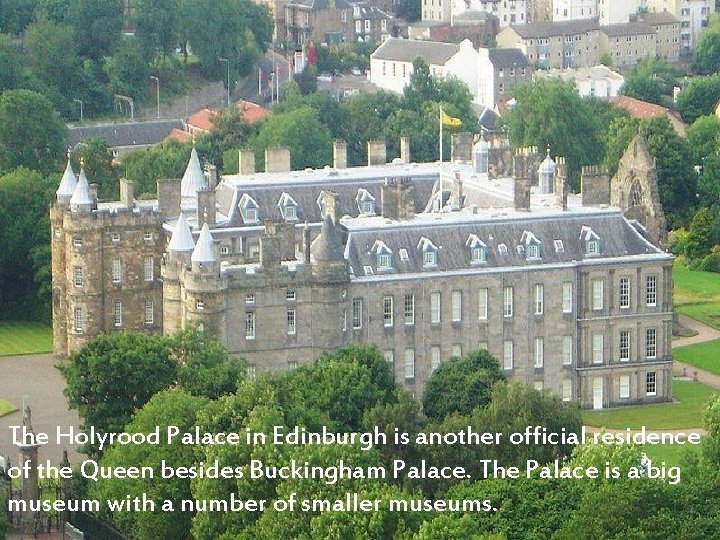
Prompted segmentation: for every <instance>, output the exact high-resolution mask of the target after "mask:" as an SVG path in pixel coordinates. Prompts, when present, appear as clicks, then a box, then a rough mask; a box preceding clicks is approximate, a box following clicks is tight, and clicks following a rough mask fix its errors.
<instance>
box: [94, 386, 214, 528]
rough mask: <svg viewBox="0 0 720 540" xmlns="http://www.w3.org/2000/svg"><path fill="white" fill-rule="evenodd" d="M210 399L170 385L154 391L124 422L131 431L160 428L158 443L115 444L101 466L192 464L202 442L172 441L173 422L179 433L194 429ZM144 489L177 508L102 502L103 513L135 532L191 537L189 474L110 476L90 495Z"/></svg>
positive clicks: (112, 496) (117, 496)
mask: <svg viewBox="0 0 720 540" xmlns="http://www.w3.org/2000/svg"><path fill="white" fill-rule="evenodd" d="M206 403H207V399H205V398H202V397H195V396H191V395H190V394H188V393H187V392H185V391H184V390H179V389H174V390H165V391H162V392H159V393H157V394H155V395H154V396H152V398H151V399H150V400H149V401H148V402H147V403H146V404H145V405H144V406H143V407H142V408H140V409H139V410H138V411H137V412H136V413H135V414H134V415H133V418H132V421H131V422H130V423H129V424H128V425H127V426H126V427H125V428H124V430H125V431H126V432H128V433H146V434H147V433H152V432H153V431H155V430H156V429H157V428H159V429H160V433H161V435H160V442H159V444H128V445H116V446H114V447H112V448H110V449H108V450H107V451H106V452H105V454H104V455H103V457H102V459H101V460H100V462H99V463H100V466H101V467H133V466H139V465H141V464H142V466H146V467H153V468H154V469H155V472H156V474H159V473H160V465H161V462H164V463H165V466H167V467H173V468H178V467H189V466H191V465H193V464H195V463H197V460H196V456H195V455H196V452H197V448H196V447H195V446H193V445H188V444H181V443H180V441H179V440H177V439H175V440H174V441H172V442H171V443H170V444H168V442H167V437H166V433H167V432H168V426H174V427H177V428H178V429H179V430H180V433H191V432H192V431H193V430H194V429H195V425H196V414H197V412H198V411H199V410H200V409H201V408H202V407H203V406H204V405H205V404H206ZM143 494H145V495H147V497H148V498H149V499H151V500H153V501H154V502H155V504H156V505H158V506H159V505H160V504H161V503H162V502H163V501H165V500H169V501H172V502H173V504H174V508H175V511H174V512H161V511H155V512H133V511H129V509H128V510H126V511H116V512H112V513H111V512H110V511H109V509H108V506H107V504H102V505H101V507H102V509H103V511H102V512H101V515H103V516H104V517H109V518H111V519H112V521H113V522H114V523H115V524H116V525H117V526H118V527H120V529H122V530H123V531H125V532H126V533H127V534H128V535H129V536H130V537H132V538H187V536H188V531H189V530H190V524H191V522H192V518H193V516H194V514H195V513H194V512H181V511H180V507H181V506H180V505H181V501H182V500H187V499H191V498H192V494H191V492H190V479H189V478H179V477H177V476H175V477H173V478H171V479H164V480H163V481H162V482H158V481H157V480H156V479H149V478H132V477H130V478H123V479H118V478H107V479H101V480H99V481H98V482H95V483H93V484H91V488H90V493H89V496H90V497H92V498H93V499H96V500H99V501H103V502H104V501H108V500H121V499H124V498H125V497H126V496H130V497H133V498H134V497H141V498H142V496H143Z"/></svg>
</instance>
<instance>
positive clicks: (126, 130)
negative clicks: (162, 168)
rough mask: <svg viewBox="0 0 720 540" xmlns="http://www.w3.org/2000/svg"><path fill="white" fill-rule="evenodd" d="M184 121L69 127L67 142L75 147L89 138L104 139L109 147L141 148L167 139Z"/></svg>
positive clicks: (180, 127) (153, 121)
mask: <svg viewBox="0 0 720 540" xmlns="http://www.w3.org/2000/svg"><path fill="white" fill-rule="evenodd" d="M182 127H183V123H182V120H180V119H177V120H152V121H148V122H126V123H122V124H98V125H94V126H68V128H67V138H66V142H67V144H68V145H69V146H73V147H74V146H75V145H76V144H78V143H79V142H82V141H83V140H84V139H87V138H88V137H92V138H97V139H104V140H105V142H106V143H107V145H108V146H110V147H115V146H139V145H149V144H155V143H158V142H160V141H162V140H164V139H165V137H167V136H168V134H169V133H170V131H171V130H172V129H173V128H177V129H182Z"/></svg>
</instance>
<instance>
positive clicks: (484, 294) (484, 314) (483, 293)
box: [478, 287, 488, 321]
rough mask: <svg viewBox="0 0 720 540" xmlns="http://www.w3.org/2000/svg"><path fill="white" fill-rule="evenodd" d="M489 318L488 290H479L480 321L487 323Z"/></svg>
mask: <svg viewBox="0 0 720 540" xmlns="http://www.w3.org/2000/svg"><path fill="white" fill-rule="evenodd" d="M487 318H488V289H487V287H482V288H480V289H478V320H480V321H486V320H487Z"/></svg>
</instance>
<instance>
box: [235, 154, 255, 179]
mask: <svg viewBox="0 0 720 540" xmlns="http://www.w3.org/2000/svg"><path fill="white" fill-rule="evenodd" d="M238 173H239V174H254V173H255V151H254V150H251V149H250V148H243V149H241V150H238Z"/></svg>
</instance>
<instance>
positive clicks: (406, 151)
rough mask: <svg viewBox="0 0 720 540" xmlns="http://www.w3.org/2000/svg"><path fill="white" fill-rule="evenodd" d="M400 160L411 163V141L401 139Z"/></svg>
mask: <svg viewBox="0 0 720 540" xmlns="http://www.w3.org/2000/svg"><path fill="white" fill-rule="evenodd" d="M400 159H402V160H403V163H410V139H408V138H407V137H400Z"/></svg>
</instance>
